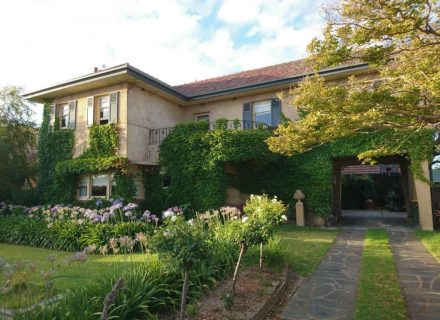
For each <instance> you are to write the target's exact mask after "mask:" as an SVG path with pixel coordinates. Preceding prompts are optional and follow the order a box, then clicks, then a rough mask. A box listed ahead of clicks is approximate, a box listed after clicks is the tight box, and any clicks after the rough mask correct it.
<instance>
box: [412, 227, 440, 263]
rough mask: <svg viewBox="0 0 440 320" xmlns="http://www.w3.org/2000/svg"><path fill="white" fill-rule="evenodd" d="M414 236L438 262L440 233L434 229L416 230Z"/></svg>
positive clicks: (439, 257)
mask: <svg viewBox="0 0 440 320" xmlns="http://www.w3.org/2000/svg"><path fill="white" fill-rule="evenodd" d="M416 236H417V238H419V240H420V242H421V243H423V245H424V246H425V248H426V249H427V250H428V251H429V252H430V253H431V254H432V255H433V256H434V258H436V259H437V261H438V262H440V233H439V232H435V231H421V230H418V231H416Z"/></svg>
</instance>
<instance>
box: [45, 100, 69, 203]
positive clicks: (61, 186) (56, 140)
mask: <svg viewBox="0 0 440 320" xmlns="http://www.w3.org/2000/svg"><path fill="white" fill-rule="evenodd" d="M49 109H50V103H48V102H46V103H45V104H44V110H43V123H42V125H41V128H40V131H39V139H38V190H39V192H38V193H39V194H40V199H39V201H41V202H58V201H66V202H67V201H69V200H70V199H72V197H73V192H74V189H73V188H71V186H72V184H71V183H67V184H66V182H67V180H69V178H73V177H69V176H65V177H60V176H57V175H56V174H55V166H56V164H57V163H58V162H59V161H63V160H68V159H71V158H72V150H73V139H74V137H73V131H72V130H69V129H60V127H59V123H58V119H57V118H55V124H54V126H53V127H51V126H50V123H49Z"/></svg>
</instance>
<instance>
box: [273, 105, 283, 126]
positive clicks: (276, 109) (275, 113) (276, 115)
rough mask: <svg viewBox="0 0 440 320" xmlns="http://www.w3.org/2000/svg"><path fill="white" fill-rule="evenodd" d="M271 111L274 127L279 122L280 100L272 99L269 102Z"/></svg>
mask: <svg viewBox="0 0 440 320" xmlns="http://www.w3.org/2000/svg"><path fill="white" fill-rule="evenodd" d="M271 112H272V126H273V127H275V126H277V125H278V124H279V123H280V118H281V100H279V99H272V103H271Z"/></svg>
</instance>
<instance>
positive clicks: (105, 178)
mask: <svg viewBox="0 0 440 320" xmlns="http://www.w3.org/2000/svg"><path fill="white" fill-rule="evenodd" d="M108 184H109V175H108V174H99V175H93V176H92V197H107V194H108Z"/></svg>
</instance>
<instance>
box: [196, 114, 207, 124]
mask: <svg viewBox="0 0 440 320" xmlns="http://www.w3.org/2000/svg"><path fill="white" fill-rule="evenodd" d="M206 116H208V123H209V121H210V116H209V112H203V113H197V114H195V115H194V121H195V122H199V121H205V120H199V117H206Z"/></svg>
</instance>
